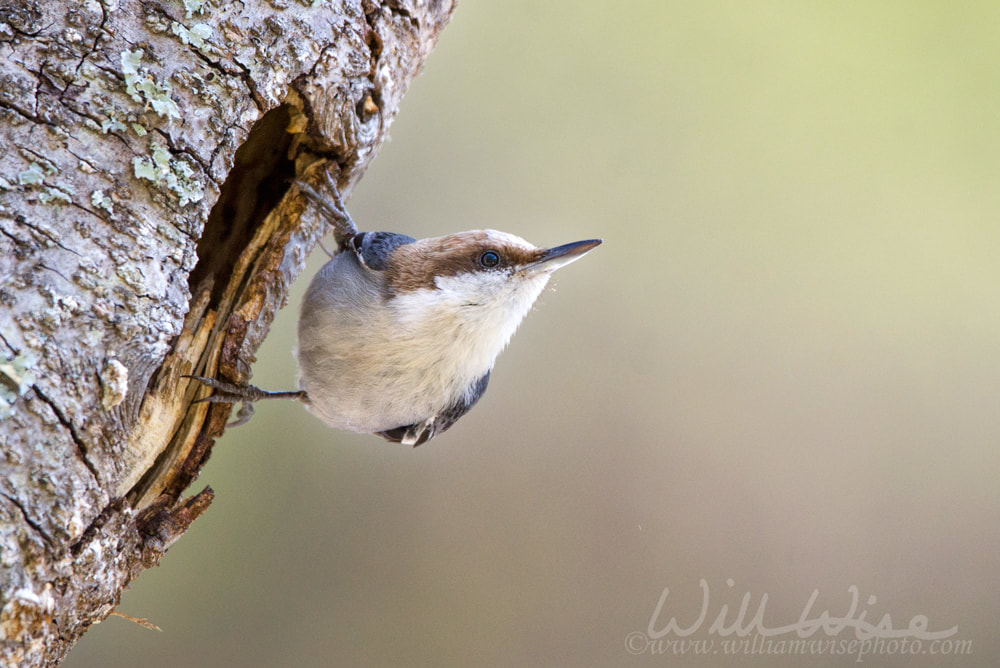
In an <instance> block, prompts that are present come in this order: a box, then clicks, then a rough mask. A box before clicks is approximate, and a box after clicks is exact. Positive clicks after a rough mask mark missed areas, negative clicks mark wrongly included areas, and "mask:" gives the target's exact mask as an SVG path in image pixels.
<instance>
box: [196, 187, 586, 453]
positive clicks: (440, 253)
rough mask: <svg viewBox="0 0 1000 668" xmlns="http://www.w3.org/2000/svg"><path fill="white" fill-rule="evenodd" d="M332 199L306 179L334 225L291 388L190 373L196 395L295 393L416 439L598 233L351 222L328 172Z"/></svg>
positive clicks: (474, 386)
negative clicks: (199, 390)
mask: <svg viewBox="0 0 1000 668" xmlns="http://www.w3.org/2000/svg"><path fill="white" fill-rule="evenodd" d="M327 182H328V184H329V185H330V187H331V190H332V192H333V201H332V202H331V201H329V200H327V199H325V198H323V197H322V196H320V195H319V194H318V193H317V192H316V191H315V190H313V188H312V187H310V186H308V185H307V184H304V183H301V182H296V185H297V186H298V187H299V188H300V189H301V190H302V191H303V192H304V193H305V194H306V195H308V196H309V197H310V198H312V199H313V200H315V201H316V202H317V204H318V205H319V206H320V207H321V209H322V210H323V212H324V213H325V214H326V216H327V217H328V218H329V220H330V222H331V224H332V225H333V229H334V237H335V239H336V241H337V245H338V247H339V248H338V252H337V253H336V254H334V255H333V257H332V259H331V260H330V261H329V262H327V263H326V265H325V266H324V267H323V268H322V269H321V270H320V271H319V273H318V274H316V277H315V278H313V280H312V283H311V284H310V285H309V290H308V291H307V292H306V296H305V299H304V300H303V302H302V312H301V314H300V316H299V345H298V352H297V358H298V365H299V387H300V388H301V389H300V390H299V391H296V392H265V391H263V390H260V389H259V388H256V387H254V386H252V385H244V386H239V385H233V384H231V383H226V382H223V381H218V380H214V379H209V378H203V377H197V376H195V377H194V378H196V379H197V380H199V381H201V382H202V383H204V384H205V385H208V386H209V387H212V388H214V389H215V390H216V392H215V394H214V395H213V396H211V397H208V398H206V399H203V400H202V401H212V402H219V401H221V402H236V401H242V402H243V404H244V410H243V411H241V413H240V417H241V420H240V421H238V422H237V423H240V422H242V421H246V420H247V419H249V417H250V415H251V414H252V403H253V402H254V401H257V400H259V399H271V398H296V399H300V400H302V401H303V402H305V403H306V405H307V407H308V409H309V411H311V412H312V413H313V414H314V415H316V416H317V417H318V418H319V419H321V420H322V421H323V422H325V423H327V424H328V425H330V426H331V427H337V428H338V429H346V430H349V431H355V432H360V433H366V434H379V435H380V436H383V437H385V438H386V439H388V440H390V441H394V442H399V443H404V444H406V445H414V446H416V445H420V444H421V443H425V442H427V441H428V440H430V439H431V438H433V437H434V436H436V435H437V434H440V433H442V432H443V431H445V430H446V429H448V428H449V427H450V426H451V425H453V424H454V423H455V422H456V421H457V420H458V419H459V418H460V417H462V416H463V415H465V414H466V413H467V412H468V411H469V409H470V408H472V406H473V405H474V404H475V403H476V401H478V400H479V398H480V397H481V396H482V395H483V392H485V391H486V384H487V383H488V382H489V379H490V371H491V370H492V369H493V363H494V361H495V360H496V358H497V355H499V354H500V351H501V350H503V348H504V347H505V346H506V345H507V342H508V341H510V337H511V335H513V334H514V330H516V329H517V326H518V325H519V324H520V323H521V319H522V318H524V316H525V315H527V313H528V311H529V310H530V309H531V306H532V304H534V302H535V299H536V298H537V297H538V295H539V293H541V291H542V289H543V288H544V287H545V284H546V283H547V282H548V280H549V276H550V275H551V274H552V272H553V271H555V270H556V269H558V268H559V267H563V266H565V265H567V264H569V263H570V262H572V261H574V260H576V259H578V258H580V257H582V256H583V255H584V254H585V253H587V252H588V251H590V250H591V249H593V248H595V247H596V246H598V245H599V244H600V243H601V241H602V240H601V239H591V240H589V241H578V242H576V243H571V244H566V245H564V246H557V247H555V248H548V249H543V248H536V247H535V246H533V245H531V244H530V243H528V242H527V241H525V240H524V239H521V238H520V237H516V236H514V235H512V234H506V233H504V232H497V231H495V230H472V231H469V232H459V233H457V234H449V235H446V236H443V237H436V238H433V239H420V240H417V239H414V238H412V237H408V236H405V235H403V234H393V233H390V232H358V230H357V227H356V226H355V225H354V221H353V220H351V217H350V215H349V214H348V213H347V211H346V210H345V209H344V207H343V204H342V203H341V200H340V195H339V193H338V192H337V187H336V184H335V183H334V181H333V179H332V178H331V177H330V175H329V174H327Z"/></svg>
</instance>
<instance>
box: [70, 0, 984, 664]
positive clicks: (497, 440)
mask: <svg viewBox="0 0 1000 668" xmlns="http://www.w3.org/2000/svg"><path fill="white" fill-rule="evenodd" d="M998 37H1000V4H998V3H996V2H994V1H992V0H983V1H981V2H968V3H961V4H958V5H956V4H954V3H945V2H925V3H917V4H914V3H912V2H903V1H896V2H893V1H891V0H887V1H885V2H878V3H861V2H855V3H843V2H836V3H834V2H827V3H806V4H803V3H795V2H788V1H784V2H778V1H767V0H763V1H761V2H754V3H734V2H720V1H716V0H709V1H706V2H697V3H692V2H673V1H665V0H648V1H645V2H642V1H634V2H628V3H612V2H597V1H591V2H574V3H565V2H529V1H527V0H521V1H517V2H503V3H499V2H487V1H485V0H462V2H461V4H460V6H459V8H458V10H457V12H456V13H455V16H454V20H453V22H452V24H451V25H450V26H449V27H448V28H447V30H446V31H445V32H444V35H443V37H442V39H441V41H440V44H439V45H438V48H437V50H436V51H435V52H434V53H433V54H432V55H431V57H430V60H429V61H428V64H427V67H426V69H425V72H424V74H423V75H422V76H421V77H420V78H418V79H417V81H416V82H415V83H414V85H413V87H412V89H411V91H410V92H409V93H408V95H407V98H406V99H405V100H404V102H403V105H402V108H401V113H400V114H399V116H398V117H397V119H396V121H395V123H394V125H393V128H392V136H393V140H392V142H391V143H389V144H387V145H386V146H385V147H384V148H383V150H382V152H381V154H380V155H379V157H378V159H377V160H376V161H375V163H374V165H373V166H372V168H371V169H370V170H369V172H368V174H367V176H366V177H365V179H364V180H363V181H362V182H361V184H360V185H359V187H358V188H357V189H356V190H355V192H354V195H353V197H352V198H351V200H350V202H349V207H350V210H351V212H352V214H353V216H354V218H355V219H356V220H357V221H358V223H359V225H360V226H361V227H362V229H369V230H379V229H385V230H391V231H398V232H405V233H408V234H411V235H414V236H418V237H424V236H434V235H438V234H444V233H448V232H453V231H458V230H463V229H470V228H481V227H492V228H497V229H502V230H505V231H508V232H512V233H515V234H518V235H521V236H523V237H526V238H528V239H529V240H531V241H533V242H534V243H536V244H538V245H546V246H549V245H557V244H561V243H565V242H569V241H575V240H578V239H587V238H591V237H604V238H605V240H606V242H605V244H604V245H603V246H601V247H600V248H599V249H597V250H596V251H594V252H593V253H591V254H590V255H588V256H587V257H586V259H584V260H583V261H581V262H579V263H576V264H574V265H572V266H571V267H569V268H566V269H564V270H562V271H560V272H559V273H558V274H557V275H556V278H555V280H554V282H553V283H552V285H553V288H551V289H547V290H546V291H545V292H544V293H543V295H542V297H541V298H540V300H539V304H538V306H537V307H536V309H535V310H534V312H533V313H532V314H531V315H529V317H528V318H527V319H526V321H525V322H524V324H523V325H522V327H521V330H520V331H519V332H518V334H517V335H516V336H515V337H514V339H513V342H512V344H511V346H510V348H509V349H508V350H507V351H506V352H505V353H504V354H502V355H501V357H500V359H499V361H498V364H497V367H496V370H495V372H494V375H493V377H492V380H491V383H490V389H489V391H488V392H487V393H486V395H485V397H484V399H483V401H481V402H480V403H479V405H478V406H476V408H475V409H474V410H473V411H472V412H471V413H470V414H469V415H468V416H466V417H465V418H463V419H462V420H461V421H460V422H459V423H458V424H457V425H456V426H455V427H454V428H452V429H451V430H450V431H449V432H448V433H447V434H445V435H444V436H441V437H439V438H437V439H435V440H434V441H432V442H431V443H429V444H427V445H425V446H422V447H420V448H417V449H415V450H414V449H410V448H406V447H402V446H398V445H392V444H389V443H386V442H384V441H382V440H381V439H380V438H377V437H374V436H359V435H355V434H348V433H341V432H337V431H334V430H330V429H327V428H326V427H325V426H323V425H322V424H321V423H320V422H319V421H317V420H316V419H314V418H313V417H311V416H310V415H309V414H307V413H306V412H305V411H304V410H303V409H302V407H301V406H298V405H295V404H292V403H290V402H289V403H288V404H287V405H282V404H261V405H260V406H259V407H258V410H257V416H256V417H255V418H254V420H253V422H252V423H251V425H250V426H247V427H242V428H239V429H234V430H230V431H229V432H228V433H227V434H226V437H225V438H224V439H223V440H221V441H220V442H219V443H218V444H217V445H216V447H215V450H214V453H213V455H212V459H211V461H210V462H209V464H208V466H207V467H206V468H205V470H204V472H203V473H202V475H201V478H200V479H199V481H198V483H197V484H196V486H195V487H194V488H192V491H197V490H198V489H200V488H201V487H202V486H203V485H206V484H208V485H211V486H212V487H213V488H214V489H215V491H216V500H215V502H214V503H213V504H212V507H211V509H210V510H209V512H208V513H206V514H205V515H204V516H203V517H202V518H201V519H199V520H198V521H197V522H196V523H195V524H194V526H193V528H192V530H191V531H190V532H189V533H188V534H187V535H186V536H185V537H184V538H183V539H182V540H180V541H179V542H178V543H177V544H176V545H175V546H174V547H173V548H171V550H170V552H169V553H168V554H167V556H166V557H165V559H164V560H163V562H162V564H161V566H160V567H159V568H158V569H154V570H152V571H149V572H146V573H144V574H143V575H142V576H141V577H140V578H139V579H138V581H137V582H136V583H135V584H134V585H133V586H132V588H131V590H130V591H129V592H128V593H127V594H126V595H125V597H124V599H123V602H122V605H121V606H120V608H119V609H120V610H121V611H122V612H125V613H127V614H130V615H134V616H140V617H147V618H149V619H150V620H151V621H152V622H154V623H155V624H157V625H159V626H160V627H162V629H163V632H162V633H156V632H154V631H147V630H145V629H142V628H140V627H139V626H136V625H134V624H131V623H129V622H127V621H125V620H123V619H121V618H115V617H111V618H109V619H108V620H107V621H106V622H104V623H102V624H100V625H99V626H98V627H96V628H94V629H93V630H91V631H90V632H89V633H88V634H87V635H86V636H85V637H84V638H83V640H82V641H81V642H80V644H79V645H78V647H77V648H76V649H75V650H74V651H73V652H72V653H71V655H70V657H69V659H68V660H67V662H66V663H65V664H64V665H66V666H69V667H71V668H79V667H82V666H130V667H131V666H136V665H142V666H144V668H156V667H159V666H164V667H165V666H171V667H174V666H178V665H184V666H215V665H232V666H330V665H344V666H469V665H475V666H528V665H532V666H554V665H566V666H569V665H573V666H616V665H643V666H645V665H649V666H656V665H669V664H672V665H696V666H717V665H718V666H727V665H734V666H735V665H739V666H806V665H808V666H847V665H853V664H855V663H856V659H857V658H858V657H857V656H851V655H831V654H822V655H818V656H801V655H798V656H795V655H787V654H786V655H779V654H762V653H759V652H758V653H756V654H753V653H749V652H743V653H740V654H737V655H734V656H731V655H726V654H724V653H723V652H722V650H721V643H722V641H723V640H726V639H730V640H731V639H733V638H735V637H736V636H735V635H730V636H728V637H727V636H722V635H720V634H719V633H710V632H709V626H710V624H711V622H712V621H713V620H715V618H716V617H717V616H719V615H720V614H723V615H725V620H726V622H727V624H728V623H732V622H733V621H734V620H736V619H737V611H738V609H739V606H740V604H741V602H742V601H743V599H744V597H745V596H746V597H747V600H748V601H749V603H748V606H749V607H748V612H747V614H746V615H745V616H744V622H745V623H749V621H750V619H751V618H752V616H753V613H754V612H755V611H756V610H757V608H758V606H759V605H760V604H761V601H762V600H766V611H765V613H764V617H763V620H764V623H765V625H766V626H768V627H776V626H783V625H788V624H792V623H795V622H796V621H797V620H798V619H799V618H800V616H802V615H803V608H804V607H805V606H806V604H807V602H808V601H809V599H810V597H811V596H813V595H814V592H818V593H816V594H815V602H814V604H813V606H812V608H811V612H810V613H806V616H807V617H808V618H811V619H816V618H818V617H819V615H820V613H822V612H823V611H824V610H829V615H830V616H832V617H840V616H844V615H851V616H852V617H853V618H858V617H861V616H862V615H864V616H865V617H866V618H867V620H868V621H871V622H875V621H878V620H880V619H882V618H883V616H884V615H886V614H888V615H889V616H890V618H891V624H892V626H893V627H894V628H897V629H905V628H907V627H909V626H910V620H911V619H912V618H913V617H914V616H917V615H924V616H926V618H927V629H928V630H929V631H946V630H948V629H951V628H952V627H957V630H956V631H955V632H954V634H953V635H951V636H950V640H952V641H955V642H953V644H952V649H951V650H950V651H951V652H952V654H951V655H946V656H931V655H930V654H929V653H927V654H920V655H916V656H912V655H907V656H900V655H898V654H897V655H888V654H881V655H875V656H867V657H862V658H863V662H864V663H867V664H868V665H882V666H904V665H905V666H925V665H926V666H995V665H997V660H998V657H1000V640H998V636H997V633H996V631H997V623H996V620H997V618H998V615H1000V585H998V577H997V573H998V570H1000V569H998V567H1000V556H998V555H1000V521H998V520H1000V485H998V477H1000V451H998V443H1000V260H998V259H1000V187H998V175H1000V38H998ZM323 260H324V257H323V255H322V253H321V252H319V251H318V252H317V253H316V254H315V255H314V256H313V258H312V260H311V263H310V267H309V268H308V269H307V271H306V272H305V273H304V274H303V276H302V278H301V280H300V281H299V283H298V285H297V286H296V289H295V291H294V294H293V297H292V300H291V302H290V303H289V305H288V307H287V308H286V309H285V310H284V311H282V313H281V314H280V316H279V318H278V320H277V322H276V323H275V326H274V327H273V330H272V333H271V335H270V337H269V338H268V340H267V342H266V344H265V345H264V347H263V348H262V349H261V351H260V353H259V355H258V359H259V361H258V363H257V364H256V365H255V367H254V372H255V375H254V382H255V383H256V384H259V385H261V386H263V387H266V388H271V389H290V388H292V387H293V386H294V382H295V380H294V379H295V368H294V362H293V358H292V356H291V349H292V347H293V345H294V339H295V336H294V332H295V322H296V318H297V313H298V300H299V298H300V297H301V295H302V293H303V292H304V290H305V288H306V285H307V282H308V280H309V277H310V276H311V275H312V274H313V273H315V271H316V270H317V269H318V268H319V267H320V266H321V264H322V262H323ZM702 580H704V581H705V585H704V587H705V589H707V590H708V591H709V592H710V593H709V602H708V604H707V608H706V609H707V614H706V618H705V622H704V623H703V624H702V625H701V626H700V628H699V629H698V630H697V631H696V632H694V633H693V634H692V635H690V636H688V639H700V640H705V641H714V642H715V646H714V647H715V649H716V652H715V653H714V656H695V655H694V654H693V653H687V654H679V653H677V652H678V651H679V650H676V649H673V650H666V652H667V653H666V654H658V653H657V652H656V648H657V645H656V643H653V645H652V646H648V645H646V644H644V643H645V639H644V635H639V636H636V635H634V633H635V632H639V633H640V634H645V635H646V637H648V633H649V631H650V630H651V629H650V626H651V625H652V630H653V631H657V630H662V629H664V628H666V626H667V622H668V621H669V619H670V618H671V617H672V616H675V617H676V618H677V623H678V625H679V626H683V627H689V626H692V625H694V624H695V623H696V621H697V619H698V616H699V614H700V613H701V611H702V607H703V599H704V596H705V595H704V590H703V587H702V585H701V584H700V583H701V581H702ZM730 583H731V584H730ZM852 586H854V587H856V588H857V591H858V592H859V594H858V603H857V605H856V606H854V611H853V612H851V601H852V594H851V592H850V588H851V587H852ZM665 587H668V588H669V590H670V591H669V596H668V597H667V598H666V599H665V602H664V603H663V605H662V609H661V612H660V615H659V617H658V618H653V617H654V609H655V608H656V605H657V602H658V600H660V597H661V594H662V593H663V590H664V588H665ZM723 606H728V607H727V608H724V607H723ZM727 611H728V612H727ZM630 634H633V635H630ZM747 637H750V636H747ZM796 637H797V636H795V635H794V634H787V635H784V636H776V637H775V638H773V640H775V641H777V640H781V639H784V640H792V639H795V638H796ZM855 637H856V636H855V634H854V632H853V631H852V629H851V628H850V627H848V628H846V629H841V630H840V631H839V632H836V629H834V633H833V635H829V636H828V635H827V634H826V633H824V632H823V631H822V630H821V631H819V632H817V633H816V634H814V635H813V636H811V638H812V639H823V638H833V639H835V640H838V641H841V640H842V641H845V642H847V641H851V640H853V639H855ZM653 639H655V638H653ZM671 639H673V640H676V639H678V636H677V635H676V634H668V635H667V636H664V638H662V639H661V640H671ZM966 641H971V642H969V643H966ZM962 643H965V644H964V645H963V644H962ZM938 649H939V650H941V651H945V650H946V649H947V648H941V647H939V648H938ZM923 650H926V651H928V652H929V650H930V642H929V641H925V642H924V643H923ZM886 651H889V648H886ZM969 651H971V654H969ZM959 652H960V654H957V655H956V654H955V653H959Z"/></svg>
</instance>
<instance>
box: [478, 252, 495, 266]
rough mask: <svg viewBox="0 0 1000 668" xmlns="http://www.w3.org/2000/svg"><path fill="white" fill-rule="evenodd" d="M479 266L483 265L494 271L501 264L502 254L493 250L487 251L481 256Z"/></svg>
mask: <svg viewBox="0 0 1000 668" xmlns="http://www.w3.org/2000/svg"><path fill="white" fill-rule="evenodd" d="M479 264H481V265H483V266H484V267H486V268H487V269H492V268H493V267H495V266H497V265H498V264H500V253H498V252H496V251H491V250H488V251H486V252H485V253H483V254H482V255H480V256H479Z"/></svg>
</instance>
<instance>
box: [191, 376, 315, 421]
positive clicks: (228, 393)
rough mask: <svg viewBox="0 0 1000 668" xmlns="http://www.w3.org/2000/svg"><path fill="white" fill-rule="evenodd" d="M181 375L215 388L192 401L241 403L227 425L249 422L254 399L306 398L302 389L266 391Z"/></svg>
mask: <svg viewBox="0 0 1000 668" xmlns="http://www.w3.org/2000/svg"><path fill="white" fill-rule="evenodd" d="M183 377H184V378H191V379H192V380H196V381H198V382H199V383H201V384H202V385H204V386H206V387H210V388H212V389H213V390H215V393H214V394H212V395H210V396H207V397H202V398H201V399H196V400H195V401H194V403H196V404H202V403H209V404H235V403H237V402H239V403H240V404H242V405H241V406H240V410H239V412H237V413H236V420H235V421H233V422H230V423H229V424H228V425H227V426H229V427H239V426H240V425H243V424H246V423H247V422H249V421H250V418H252V417H253V404H254V402H255V401H260V400H261V399H299V400H305V398H306V393H305V391H304V390H296V391H291V392H268V391H267V390H262V389H260V388H259V387H257V386H256V385H237V384H235V383H227V382H226V381H224V380H218V379H216V378H206V377H205V376H192V375H187V374H185V375H184V376H183Z"/></svg>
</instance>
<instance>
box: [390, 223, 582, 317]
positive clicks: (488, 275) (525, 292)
mask: <svg viewBox="0 0 1000 668" xmlns="http://www.w3.org/2000/svg"><path fill="white" fill-rule="evenodd" d="M601 241H602V240H601V239H591V240H588V241H577V242H575V243H571V244H565V245H563V246H556V247H554V248H538V247H536V246H534V245H532V244H530V243H528V242H527V241H525V240H524V239H522V238H520V237H518V236H515V235H513V234H507V233H506V232H497V231H496V230H473V231H470V232H459V233H457V234H449V235H446V236H443V237H434V238H431V239H421V240H419V241H415V242H413V243H411V244H406V245H404V246H400V247H399V248H396V249H395V251H394V252H393V253H392V256H391V258H390V259H389V262H388V266H387V272H386V273H387V275H386V278H387V281H388V287H389V292H390V293H391V294H392V295H394V296H399V297H405V295H407V294H408V293H414V292H418V291H426V292H427V293H429V294H428V295H427V296H428V297H429V298H430V299H433V300H434V301H438V302H441V303H447V304H450V305H452V306H454V307H455V308H463V309H465V308H469V309H480V310H482V311H495V310H500V311H509V312H510V313H511V315H514V314H515V313H516V314H518V315H517V318H518V320H520V318H521V317H523V316H524V313H526V312H527V309H528V308H529V307H530V306H531V304H532V303H533V302H534V301H535V298H536V297H538V294H539V293H540V292H541V290H542V288H543V287H545V284H546V282H547V281H548V279H549V276H550V275H551V274H552V272H553V271H555V270H556V269H558V268H560V267H564V266H566V265H567V264H569V263H570V262H573V261H574V260H576V259H578V258H580V257H582V256H583V255H584V254H585V253H587V252H588V251H590V250H591V249H593V248H595V247H596V246H598V245H600V244H601Z"/></svg>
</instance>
